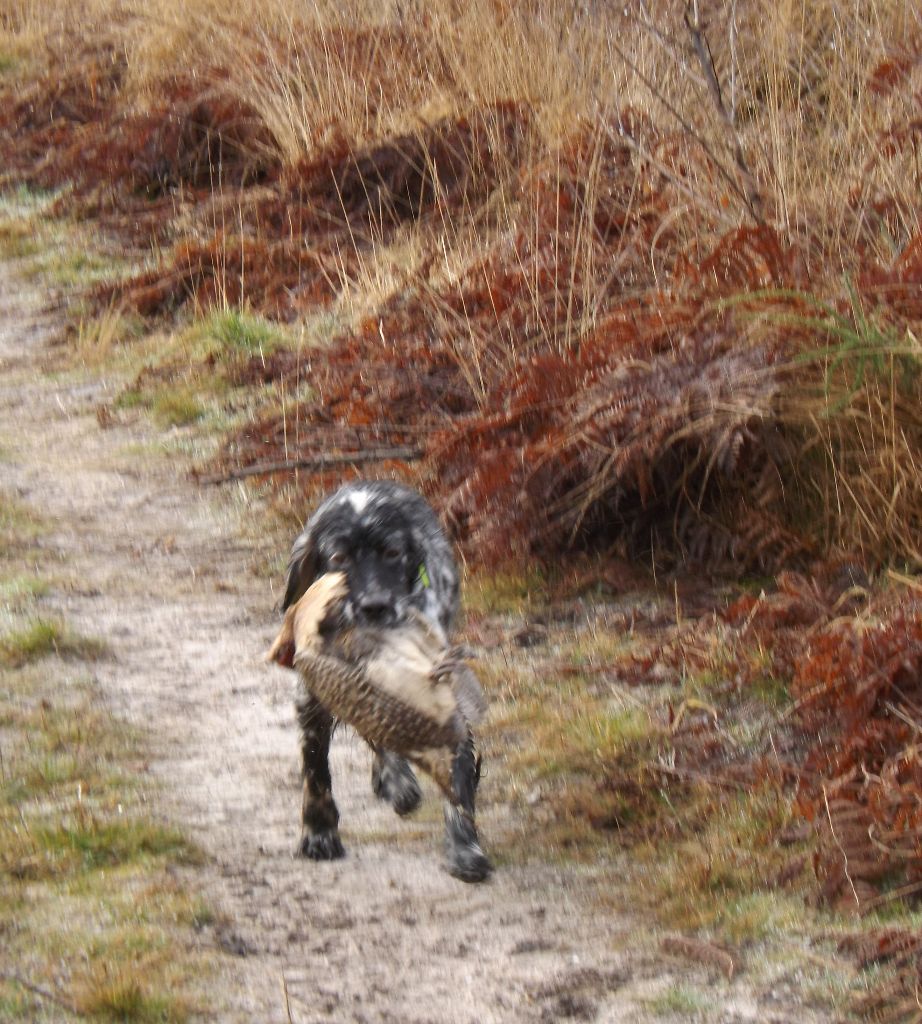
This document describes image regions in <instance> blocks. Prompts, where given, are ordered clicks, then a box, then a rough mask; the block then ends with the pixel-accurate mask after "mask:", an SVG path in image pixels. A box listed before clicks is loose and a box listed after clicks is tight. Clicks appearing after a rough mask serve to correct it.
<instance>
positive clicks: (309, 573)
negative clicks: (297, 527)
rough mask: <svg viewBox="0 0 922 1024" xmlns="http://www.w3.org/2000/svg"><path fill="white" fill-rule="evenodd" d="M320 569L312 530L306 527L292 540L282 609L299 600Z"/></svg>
mask: <svg viewBox="0 0 922 1024" xmlns="http://www.w3.org/2000/svg"><path fill="white" fill-rule="evenodd" d="M319 569H320V564H319V559H318V557H317V548H316V545H315V543H314V531H313V530H311V528H310V527H308V528H307V529H306V530H305V531H304V532H303V533H302V534H301V535H300V536H299V537H298V539H297V540H296V541H295V542H294V546H293V547H292V549H291V558H290V559H289V560H288V585H287V586H286V588H285V597H284V598H283V599H282V611H285V609H286V608H289V607H290V606H291V605H293V604H294V603H295V601H297V600H299V599H300V598H301V597H302V596H303V595H304V592H305V591H306V590H307V588H308V587H309V586H310V585H311V584H312V583H313V582H314V580H315V579H316V578H317V573H318V571H319Z"/></svg>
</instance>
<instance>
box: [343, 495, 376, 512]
mask: <svg viewBox="0 0 922 1024" xmlns="http://www.w3.org/2000/svg"><path fill="white" fill-rule="evenodd" d="M343 500H344V501H347V502H348V503H349V504H350V505H351V506H352V508H353V509H354V511H355V514H356V515H357V516H360V515H361V514H362V513H363V512H364V511H365V507H366V506H367V505H368V502H369V501H370V500H371V494H370V493H369V492H368V491H350V492H349V493H348V494H344V495H343Z"/></svg>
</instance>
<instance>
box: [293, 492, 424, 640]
mask: <svg viewBox="0 0 922 1024" xmlns="http://www.w3.org/2000/svg"><path fill="white" fill-rule="evenodd" d="M411 498H412V499H414V500H410V499H411ZM415 501H419V502H421V501H422V499H421V498H419V496H418V495H415V494H414V492H412V491H409V489H407V488H399V487H398V485H393V484H390V485H383V484H350V485H347V486H346V487H343V488H341V489H340V490H339V491H337V492H336V493H335V494H334V495H332V496H331V497H330V498H328V499H327V500H326V501H324V502H323V504H322V505H321V506H320V507H319V508H318V509H317V511H316V512H315V513H314V515H313V516H312V517H311V518H310V520H309V521H308V523H307V526H306V527H305V529H304V532H303V533H302V534H301V535H300V536H299V537H298V539H297V540H296V541H295V545H294V548H293V550H292V555H291V561H290V563H289V567H288V586H287V590H286V593H285V599H284V601H283V605H282V607H283V608H287V607H288V606H289V605H291V604H293V603H294V602H295V601H297V600H298V598H300V597H301V595H302V594H303V593H304V592H305V591H306V590H307V588H308V587H309V586H310V585H311V583H312V582H313V581H314V580H315V579H316V578H318V577H319V576H323V575H324V574H325V573H328V572H342V573H345V575H346V580H347V583H348V597H347V600H346V605H345V608H344V614H345V616H346V617H347V619H349V620H351V621H354V622H356V623H359V624H362V625H374V626H393V625H397V624H398V623H400V622H402V621H403V620H404V618H405V617H406V614H407V610H408V609H409V608H410V607H411V605H412V604H413V603H414V599H415V598H416V597H418V595H419V594H420V593H421V591H423V590H425V588H426V587H428V586H429V585H430V583H429V579H428V574H427V568H426V550H425V537H424V536H421V535H420V524H419V522H418V517H419V509H418V508H417V507H416V504H415ZM426 508H427V510H428V506H426ZM429 511H430V514H431V510H429Z"/></svg>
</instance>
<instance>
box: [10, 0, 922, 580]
mask: <svg viewBox="0 0 922 1024" xmlns="http://www.w3.org/2000/svg"><path fill="white" fill-rule="evenodd" d="M697 6H698V7H699V8H700V11H701V20H700V22H699V23H698V25H697V27H695V25H694V24H691V26H689V24H686V22H685V21H684V19H683V15H684V13H685V12H684V10H683V9H681V8H682V5H675V4H670V3H666V2H656V3H650V4H643V5H628V6H627V7H621V8H618V9H617V10H614V9H611V10H609V9H605V10H603V9H601V8H599V7H598V5H590V6H588V7H587V6H586V5H583V4H577V3H572V4H570V3H566V4H561V3H552V2H551V0H518V2H511V3H506V2H504V3H497V2H495V0H475V2H474V3H472V4H468V5H458V4H455V3H450V2H447V0H446V2H444V3H442V2H438V3H427V4H418V3H407V2H399V3H398V2H396V0H395V2H394V3H391V4H388V3H385V4H374V5H372V4H368V3H367V2H363V0H352V2H349V3H340V4H333V3H328V2H326V0H320V2H318V0H311V2H308V0H270V2H268V3H266V4H262V5H260V6H259V7H258V8H257V9H253V8H252V6H251V5H244V4H239V3H233V2H232V3H229V4H218V3H216V2H215V0H191V2H189V3H184V4H179V3H177V2H176V0H155V2H154V3H148V4H145V5H141V4H138V3H135V2H133V0H109V2H106V0H96V2H93V3H87V4H84V5H79V7H78V6H74V7H73V9H71V7H68V10H67V12H66V13H65V15H63V16H59V15H58V14H57V13H56V11H55V10H54V9H52V8H51V6H50V5H48V4H47V3H43V2H42V0H31V2H30V3H28V4H22V3H18V4H13V3H12V2H10V3H7V4H5V5H4V6H3V7H0V10H2V11H3V21H2V23H0V24H2V33H3V37H4V38H5V39H8V40H11V41H14V42H15V41H16V40H22V39H26V38H29V37H30V33H34V32H35V31H36V27H37V26H41V27H42V29H43V30H44V31H45V32H46V35H47V38H48V46H47V48H46V50H45V51H44V52H43V54H42V55H41V57H40V58H36V61H35V63H34V65H33V69H32V71H31V72H29V73H26V72H23V73H22V77H21V80H16V79H15V77H14V78H11V79H10V82H11V83H14V84H15V85H16V86H20V87H21V88H19V89H18V90H15V89H13V88H12V85H11V87H10V89H8V90H7V96H11V95H13V93H14V92H18V99H17V100H16V101H15V102H13V103H12V104H6V105H5V106H2V107H0V110H2V113H0V150H2V152H3V155H4V159H5V162H6V166H7V168H9V169H10V172H11V173H12V174H13V175H14V176H15V177H18V179H19V180H28V181H32V182H37V183H40V184H42V185H55V184H58V183H60V182H63V181H68V182H71V183H73V182H76V184H77V186H78V196H79V197H82V200H83V201H84V203H85V204H86V205H85V208H86V209H90V210H92V211H93V213H94V214H95V215H103V216H104V217H105V218H106V223H107V225H108V226H110V227H112V228H114V229H118V230H121V231H122V232H124V233H125V235H126V236H127V237H130V238H131V239H132V240H133V241H135V242H140V241H141V240H142V239H143V238H145V237H146V238H150V237H153V238H154V239H155V240H156V243H155V244H157V245H158V247H159V251H161V252H166V256H165V257H164V259H163V261H162V265H161V266H160V268H159V269H157V270H153V271H150V272H148V273H146V274H145V275H143V276H142V277H140V278H138V279H136V280H134V281H129V282H127V283H121V284H119V285H118V286H116V287H115V288H114V289H113V288H108V289H104V290H103V293H102V295H101V299H102V300H103V301H104V302H105V303H109V302H110V301H111V300H112V298H113V297H114V296H113V291H115V292H118V293H119V295H118V297H119V298H123V297H124V298H127V299H128V301H129V303H133V304H134V305H135V306H136V308H138V309H140V310H142V311H143V312H145V313H147V314H149V315H161V314H164V313H172V312H174V311H175V310H177V309H178V308H180V307H182V306H183V305H185V304H191V305H192V306H193V307H197V308H202V307H205V308H207V307H208V306H210V305H218V306H227V305H238V304H239V305H248V306H250V307H252V308H254V309H256V310H260V311H263V312H266V313H269V314H271V315H272V316H276V317H279V318H283V319H294V318H297V317H299V316H302V315H304V314H305V313H309V312H310V311H312V310H314V309H316V308H318V307H325V306H329V305H333V306H335V308H336V309H337V311H338V312H340V311H343V310H347V309H349V308H352V309H356V308H358V309H361V310H363V311H364V312H367V313H369V315H368V316H367V317H366V318H365V320H364V322H358V323H357V324H355V328H354V329H353V330H351V331H349V332H347V334H346V335H345V336H344V337H342V338H340V339H338V340H337V341H336V343H335V344H334V345H333V346H332V347H331V349H330V353H329V357H328V359H321V358H319V357H316V358H314V359H313V360H312V372H313V373H314V374H315V376H316V379H317V380H318V381H319V382H321V383H322V385H323V386H322V391H321V393H322V402H323V403H326V405H325V406H321V405H318V406H317V407H315V408H310V409H308V408H303V407H299V408H296V409H295V410H294V415H295V417H296V423H297V425H298V427H299V429H300V426H301V425H313V426H315V427H316V428H317V430H316V432H315V433H314V434H313V435H311V436H310V438H309V441H308V443H306V444H305V443H303V441H302V450H301V451H299V452H297V453H295V454H301V455H304V454H309V451H304V450H303V448H307V449H312V448H315V447H319V446H324V445H326V444H328V443H329V442H330V439H331V438H332V439H336V438H339V439H344V438H351V439H352V440H353V441H354V442H355V443H363V438H368V437H371V438H378V439H380V438H391V437H394V438H397V437H399V438H412V439H414V443H416V441H418V442H419V443H420V444H422V445H423V447H425V449H426V459H425V461H424V463H423V466H422V473H421V474H420V477H419V482H420V483H421V484H422V485H423V486H425V487H427V488H428V489H429V491H430V492H431V493H432V494H433V496H434V497H435V498H436V500H437V501H438V502H439V503H440V504H441V506H442V508H443V509H444V510H445V511H446V512H447V513H448V515H449V516H450V518H451V519H452V520H453V522H454V523H455V525H456V528H457V530H458V532H459V535H460V536H461V537H462V538H463V539H465V540H466V542H467V544H468V546H469V549H470V550H471V551H472V552H476V553H478V554H479V555H480V556H481V557H484V558H487V557H489V558H491V559H492V558H494V557H495V556H496V555H497V553H499V554H500V555H501V556H503V557H509V556H514V555H517V554H522V553H524V552H526V551H528V552H534V551H537V552H539V553H540V552H543V553H546V554H549V555H550V554H552V553H554V554H556V552H557V551H558V550H559V548H560V547H561V546H562V545H566V544H574V543H577V544H587V545H588V544H597V545H602V546H610V545H613V544H617V545H618V546H620V547H621V548H622V549H626V550H629V551H631V552H634V553H639V554H644V555H646V554H647V553H648V552H649V550H650V549H653V550H654V551H659V550H662V549H664V548H669V549H670V550H671V553H672V556H673V557H676V556H677V557H679V558H690V559H692V560H695V561H698V562H700V563H703V564H706V565H709V566H712V567H715V568H716V567H723V566H726V565H727V564H728V563H729V564H732V565H733V566H735V568H737V569H738V570H739V569H743V570H745V569H748V568H753V567H772V566H775V565H778V564H781V563H783V562H784V561H785V560H788V559H791V558H795V559H796V558H802V557H803V554H804V553H805V552H809V551H810V550H812V549H822V548H829V547H833V548H835V547H845V546H849V547H852V548H854V547H856V546H857V547H858V549H859V550H860V553H861V555H862V557H863V558H864V559H865V560H866V561H869V562H870V561H875V560H881V559H886V558H889V557H894V556H899V557H902V558H905V559H907V560H910V561H916V562H917V561H918V560H919V554H920V547H922V545H920V543H919V539H918V538H919V526H920V524H919V520H918V507H919V504H920V503H919V500H918V499H919V484H918V480H919V473H918V467H917V458H918V456H917V452H918V444H919V439H920V433H919V424H918V414H917V411H916V410H917V409H918V386H917V385H916V384H912V385H909V386H907V385H906V384H904V382H903V381H902V380H901V379H899V380H898V379H897V378H898V377H899V376H900V372H901V370H902V367H903V362H901V360H904V357H905V351H906V350H908V349H911V348H912V346H917V338H918V324H919V316H920V309H919V301H918V288H919V270H918V266H919V259H918V250H919V243H918V239H919V238H920V237H922V236H920V217H919V214H920V206H919V202H918V195H919V180H920V179H919V166H918V159H917V151H918V141H919V134H920V120H919V97H920V95H922V60H920V55H922V26H920V23H919V17H918V12H914V11H913V10H911V9H910V8H909V7H908V5H906V4H904V3H901V2H898V0H871V2H869V3H867V4H850V5H845V4H843V3H841V0H822V2H821V3H818V4H814V5H811V6H810V8H809V11H808V8H807V7H806V6H805V5H804V4H783V5H781V6H780V7H777V5H772V6H771V8H770V9H769V7H768V6H767V5H766V4H765V3H763V2H762V0H745V2H740V0H714V2H708V3H704V4H700V5H697ZM769 15H770V16H769ZM52 27H53V28H54V31H49V30H50V29H51V28H52ZM75 39H80V40H81V42H80V45H78V46H75V45H74V44H73V41H74V40H75ZM36 67H37V68H38V72H36V71H35V68H36ZM23 90H27V91H23ZM23 97H25V98H23ZM174 239H175V240H176V244H175V245H172V246H171V247H165V246H164V243H165V242H170V243H172V242H173V241H174ZM401 246H404V247H405V249H406V250H407V251H409V252H411V253H412V256H411V257H409V258H408V259H407V261H406V263H405V265H403V266H401V267H399V268H397V269H395V270H393V271H392V270H390V269H388V270H386V271H385V270H382V269H381V268H382V267H383V266H384V265H385V262H386V261H387V260H392V261H393V260H394V259H395V257H394V253H393V251H389V250H391V247H394V250H397V249H399V248H400V247H401ZM374 280H378V281H388V282H390V288H389V290H388V294H386V295H385V296H384V297H383V298H382V299H381V300H380V301H379V300H378V299H377V297H368V296H362V295H360V294H359V292H360V290H361V286H362V284H363V282H367V281H374ZM849 282H853V284H852V285H850V284H849ZM850 288H854V289H855V292H856V294H857V295H858V296H859V297H860V304H859V306H858V307H856V306H855V305H854V304H853V303H852V302H851V301H850ZM766 289H768V290H771V291H774V292H787V293H794V292H796V293H797V295H798V296H800V297H797V296H793V297H792V296H791V295H788V297H787V298H786V299H784V300H783V301H780V300H779V299H778V298H777V297H767V296H766ZM804 296H812V297H815V299H816V300H817V301H820V302H822V303H824V304H826V305H827V306H828V307H829V308H830V309H832V310H833V311H834V312H835V313H837V314H838V315H839V316H845V317H846V319H848V317H849V316H851V320H852V321H854V322H853V323H852V324H851V327H852V328H854V330H853V332H852V333H853V334H855V335H856V336H857V337H858V338H859V341H860V339H861V338H862V337H864V338H865V340H867V338H868V335H869V332H868V331H867V330H866V324H863V323H862V322H860V321H861V320H862V318H863V319H866V320H867V321H868V322H869V323H871V324H872V325H876V326H874V328H873V331H871V332H870V333H871V334H873V333H874V331H877V332H878V333H879V334H882V336H884V337H885V338H886V339H888V340H887V342H886V345H885V348H886V350H887V353H889V356H886V355H884V356H881V358H884V359H886V358H891V363H890V366H891V368H892V370H893V373H892V374H891V379H890V380H889V381H888V379H887V376H886V373H885V372H882V371H880V368H879V366H878V363H879V360H878V357H877V355H875V356H874V358H873V360H871V361H872V362H873V363H874V367H875V372H874V374H866V375H865V376H864V378H863V379H862V380H861V381H860V382H858V383H859V385H860V386H856V375H855V372H854V367H855V366H856V365H865V364H866V363H868V358H867V357H866V356H863V355H861V354H860V353H858V352H856V351H855V344H854V343H853V341H852V340H851V338H850V337H849V338H845V337H843V336H842V335H841V334H840V335H838V336H837V335H836V330H838V328H839V327H840V326H841V325H840V324H839V322H838V321H836V320H835V317H834V316H833V317H832V319H831V320H830V319H829V318H828V317H825V316H816V315H815V314H814V313H813V312H811V309H810V303H809V300H805V299H804ZM728 301H732V305H733V307H734V308H733V309H732V310H731V311H728V310H727V309H725V308H724V305H725V304H726V303H727V302H728ZM737 310H738V311H737ZM856 310H859V311H860V316H859V315H858V314H857V313H856ZM779 313H780V314H781V315H780V317H779ZM773 317H774V318H775V319H773ZM795 317H800V321H801V322H800V323H794V322H793V318H795ZM805 320H806V321H809V322H805ZM827 321H828V322H827ZM878 327H879V330H878ZM859 347H860V345H859ZM837 348H838V349H839V350H843V349H844V350H845V354H846V356H847V359H845V360H842V359H840V358H839V355H838V354H837V352H836V351H835V350H836V349H837ZM816 350H825V352H826V355H824V356H823V357H822V358H813V359H808V360H807V361H805V362H798V361H797V359H798V355H799V354H802V353H803V352H804V351H806V352H808V353H809V352H811V351H814V352H815V351H816ZM913 351H915V349H913ZM856 358H857V360H858V363H856V362H855V359H856ZM912 358H913V359H916V356H915V355H913V356H912ZM862 360H864V362H863V363H862ZM843 399H845V400H844V401H843ZM288 426H289V425H288V424H287V423H285V422H282V423H271V422H266V423H260V424H256V425H254V427H253V428H252V429H250V430H248V431H247V432H246V434H245V436H244V437H242V438H240V439H238V440H236V441H235V442H234V443H233V445H232V454H233V460H234V461H247V460H250V461H252V460H253V459H254V458H265V457H270V458H277V457H278V453H277V452H274V451H271V443H272V438H277V437H282V438H283V439H284V440H285V442H286V445H287V442H288V439H289V438H290V437H291V435H292V431H291V430H289V429H288ZM295 432H296V433H297V431H295ZM301 436H302V437H305V436H308V435H301ZM267 442H268V443H267ZM285 450H286V451H287V452H289V453H290V451H291V449H290V447H286V449H285ZM471 467H474V468H473V471H472V469H471Z"/></svg>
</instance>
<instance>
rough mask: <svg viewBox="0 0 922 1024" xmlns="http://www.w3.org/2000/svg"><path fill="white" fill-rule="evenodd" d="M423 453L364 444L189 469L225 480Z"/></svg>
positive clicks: (206, 480)
mask: <svg viewBox="0 0 922 1024" xmlns="http://www.w3.org/2000/svg"><path fill="white" fill-rule="evenodd" d="M423 455H425V452H424V451H423V449H422V448H366V449H365V450H364V451H360V452H335V453H332V454H326V455H313V456H311V457H310V458H304V459H289V460H287V461H285V462H254V463H253V464H252V465H251V466H241V467H240V468H239V469H230V470H228V471H227V472H226V473H210V474H207V475H202V474H199V473H195V472H194V471H193V476H194V477H195V480H196V482H197V483H200V484H225V483H227V482H228V481H230V480H242V479H244V478H245V477H248V476H267V475H268V474H270V473H292V472H294V470H296V469H311V470H317V469H326V468H327V467H328V466H349V465H361V464H362V463H365V462H385V461H387V460H389V459H399V460H400V461H402V462H413V461H415V460H416V459H421V458H422V457H423Z"/></svg>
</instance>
